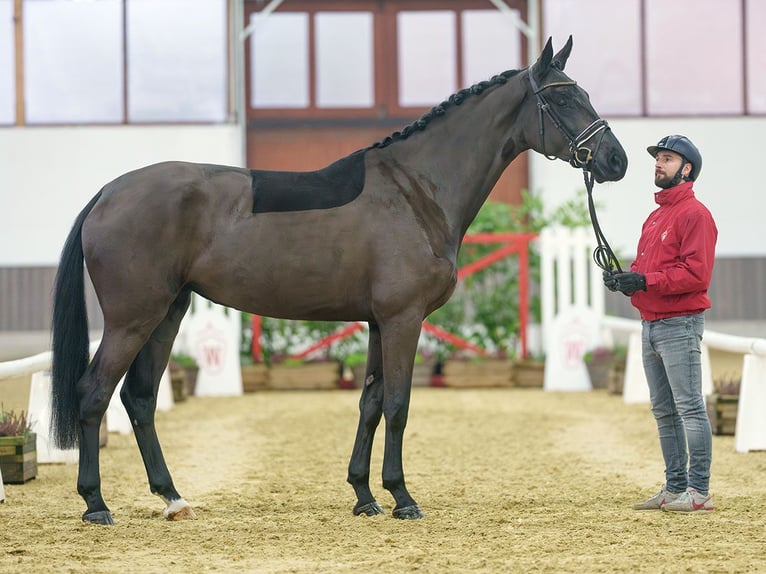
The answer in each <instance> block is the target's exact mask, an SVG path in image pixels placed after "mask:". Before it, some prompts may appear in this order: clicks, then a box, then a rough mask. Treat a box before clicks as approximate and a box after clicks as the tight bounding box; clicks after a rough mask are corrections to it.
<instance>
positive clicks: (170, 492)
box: [120, 291, 194, 520]
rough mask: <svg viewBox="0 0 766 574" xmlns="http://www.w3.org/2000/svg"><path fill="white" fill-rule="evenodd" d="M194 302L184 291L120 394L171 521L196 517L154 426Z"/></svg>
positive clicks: (151, 485) (153, 489) (135, 363)
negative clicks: (171, 363) (178, 339)
mask: <svg viewBox="0 0 766 574" xmlns="http://www.w3.org/2000/svg"><path fill="white" fill-rule="evenodd" d="M190 300H191V292H189V291H184V292H183V293H182V294H181V295H179V296H178V298H177V299H176V300H175V301H174V302H173V304H172V305H171V306H170V309H169V310H168V314H167V316H166V317H165V319H164V320H163V321H162V322H161V323H160V324H159V326H158V327H157V328H156V329H155V330H154V332H153V333H152V335H151V337H150V338H149V340H148V341H147V342H146V344H144V346H143V348H142V349H141V350H140V351H139V353H138V355H137V356H136V358H135V360H134V361H133V364H132V365H131V366H130V369H129V370H128V374H127V376H126V377H125V384H124V385H123V387H122V391H121V392H120V398H121V399H122V402H123V404H124V405H125V409H126V410H127V412H128V415H129V416H130V421H131V424H132V425H133V432H134V433H135V437H136V442H137V443H138V448H139V450H140V451H141V457H142V458H143V460H144V466H145V467H146V474H147V476H148V478H149V488H150V490H151V492H152V493H153V494H156V495H157V496H159V497H160V498H162V499H163V500H164V501H165V504H166V505H167V507H166V508H165V511H164V515H165V518H167V519H168V520H180V519H182V518H194V511H193V510H192V508H191V506H190V505H189V503H187V502H186V501H185V500H184V499H183V498H181V496H180V495H179V494H178V492H177V491H176V489H175V486H173V479H172V478H171V476H170V472H169V471H168V467H167V465H166V464H165V458H164V456H163V455H162V449H161V448H160V443H159V440H158V438H157V431H156V429H155V425H154V412H155V408H156V406H157V390H158V388H159V385H160V379H161V378H162V374H163V372H164V370H165V367H166V366H167V363H168V358H169V357H170V352H171V349H172V347H173V341H174V340H175V338H176V335H177V334H178V328H179V326H180V324H181V320H182V319H183V316H184V314H185V313H186V310H187V309H188V308H189V302H190Z"/></svg>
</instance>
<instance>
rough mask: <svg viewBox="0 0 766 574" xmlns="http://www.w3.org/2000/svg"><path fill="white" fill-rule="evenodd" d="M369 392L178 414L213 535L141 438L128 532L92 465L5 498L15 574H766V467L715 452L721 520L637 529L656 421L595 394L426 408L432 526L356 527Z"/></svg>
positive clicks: (693, 518)
mask: <svg viewBox="0 0 766 574" xmlns="http://www.w3.org/2000/svg"><path fill="white" fill-rule="evenodd" d="M358 397H359V395H358V391H324V392H321V391H320V392H262V393H255V394H248V395H245V396H244V397H241V398H221V399H211V398H197V397H192V398H191V399H189V400H188V401H186V402H183V403H179V404H177V405H176V406H175V408H173V409H172V410H171V411H170V412H168V413H161V414H158V430H159V436H160V440H161V442H162V444H163V448H164V450H165V455H166V458H167V461H168V465H169V467H170V470H171V472H172V473H173V477H174V480H175V484H176V486H177V487H178V490H179V491H180V492H181V494H182V495H183V496H184V497H185V498H186V499H187V500H188V501H189V502H190V503H191V504H192V505H193V506H194V508H195V511H196V513H197V519H196V520H187V521H182V522H167V521H166V520H164V519H163V517H162V510H163V507H164V505H163V503H162V501H161V500H160V499H158V498H156V497H154V496H152V495H151V494H150V493H149V492H148V486H147V482H146V476H145V473H144V469H143V464H142V463H141V459H140V456H139V453H138V449H137V447H136V446H135V442H134V440H133V437H132V436H121V435H114V434H112V435H110V436H109V443H108V445H107V446H106V447H105V448H104V449H102V451H101V463H102V464H101V475H102V479H103V492H104V496H105V498H106V500H107V503H108V504H109V505H110V507H111V510H112V513H113V515H114V518H115V520H116V521H117V524H116V525H114V526H112V527H103V526H93V525H87V524H83V523H82V522H81V521H80V515H81V514H82V512H83V511H84V509H85V506H84V503H83V502H82V500H81V499H80V497H79V496H78V495H77V492H76V490H75V483H76V475H77V468H76V466H75V465H44V466H40V468H39V472H38V477H37V479H35V480H33V481H30V482H29V483H27V484H25V485H19V486H14V485H5V490H6V496H7V501H6V503H5V504H3V505H0V572H3V573H5V574H22V573H23V574H29V573H33V572H74V573H80V572H83V573H84V572H88V573H91V574H92V573H99V572H120V573H123V572H140V573H149V572H162V573H165V572H184V573H193V572H208V571H212V572H275V573H276V572H285V573H288V572H291V573H304V572H305V573H320V572H326V573H345V572H349V573H350V572H388V573H396V572H434V573H440V574H444V573H464V572H476V573H484V572H524V573H529V572H551V573H553V572H556V573H559V572H574V573H594V572H652V573H657V572H765V571H766V505H764V501H765V500H766V452H756V453H748V454H738V453H736V452H735V451H734V440H733V437H718V436H717V437H714V442H713V445H714V459H713V469H712V484H711V487H712V492H713V495H714V499H715V502H716V506H717V510H716V512H714V513H712V514H708V515H673V514H669V513H663V512H637V511H634V510H632V509H631V503H632V502H633V501H635V500H637V499H639V498H642V497H644V496H646V495H648V494H651V493H652V491H653V490H655V489H656V488H657V487H658V486H659V485H660V484H661V482H662V480H663V476H662V473H663V466H662V461H661V457H660V453H659V446H658V444H657V440H656V429H655V427H654V422H653V420H652V418H651V414H650V412H649V409H648V406H646V405H630V406H626V405H625V404H623V402H622V400H621V398H620V397H616V396H612V395H608V394H606V393H604V392H599V391H594V392H587V393H571V394H560V393H545V392H543V391H540V390H526V389H497V390H495V389H486V390H452V389H430V388H418V389H415V390H414V392H413V398H412V405H411V409H410V419H409V420H410V422H409V425H408V427H407V433H406V439H405V450H404V464H405V467H404V468H405V473H406V477H407V483H408V487H409V489H410V492H411V493H412V494H413V496H414V497H415V499H416V500H417V501H418V503H419V504H420V506H421V508H422V509H423V510H424V511H425V513H426V518H425V519H424V520H420V521H399V520H395V519H393V518H392V517H391V514H390V511H391V509H392V506H393V499H392V498H391V497H390V495H389V494H388V493H387V492H386V491H385V490H383V488H382V487H381V486H380V465H381V461H382V444H383V440H382V430H383V429H382V427H381V428H380V429H379V432H378V440H377V441H376V445H375V450H374V452H373V465H372V476H373V482H372V484H373V492H375V494H376V496H377V498H378V502H379V503H380V504H381V505H382V506H383V508H384V509H385V510H386V512H387V514H386V515H385V516H377V517H374V518H367V517H354V516H352V514H351V509H352V507H353V505H354V503H355V498H354V494H353V490H352V489H351V487H350V486H349V485H348V484H346V482H345V478H346V466H347V464H348V457H349V455H350V452H351V447H352V443H353V437H354V433H355V429H356V420H357V401H358Z"/></svg>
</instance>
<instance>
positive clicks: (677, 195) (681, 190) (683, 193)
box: [654, 181, 694, 205]
mask: <svg viewBox="0 0 766 574" xmlns="http://www.w3.org/2000/svg"><path fill="white" fill-rule="evenodd" d="M693 187H694V182H693V181H685V182H683V183H679V184H678V185H674V186H673V187H669V188H667V189H661V190H660V191H658V192H655V194H654V201H655V203H657V204H658V205H673V204H674V203H678V202H679V201H681V200H682V199H687V198H689V197H694V189H693Z"/></svg>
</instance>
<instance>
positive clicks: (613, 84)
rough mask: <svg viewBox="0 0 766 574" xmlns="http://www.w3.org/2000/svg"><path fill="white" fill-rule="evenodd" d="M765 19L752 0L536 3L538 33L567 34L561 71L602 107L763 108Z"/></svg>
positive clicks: (682, 111)
mask: <svg viewBox="0 0 766 574" xmlns="http://www.w3.org/2000/svg"><path fill="white" fill-rule="evenodd" d="M743 5H744V6H745V10H746V14H743V8H742V7H743ZM765 21H766V5H765V4H764V2H761V1H760V0H673V2H667V1H665V0H620V9H619V10H616V9H615V3H614V2H613V0H545V2H543V24H544V26H543V28H544V35H545V36H546V37H547V36H548V35H552V36H553V37H554V38H555V39H556V40H557V41H559V40H561V41H563V40H564V39H565V38H566V36H567V35H568V34H569V33H572V34H573V36H574V52H573V54H575V56H574V57H573V58H572V59H571V61H570V63H569V64H568V65H567V71H568V72H570V73H571V75H572V77H574V78H575V79H577V80H579V81H581V82H582V84H583V85H584V86H585V87H586V88H587V89H588V91H589V93H590V96H591V100H592V101H593V104H594V106H595V107H596V108H597V109H598V110H599V111H600V112H601V113H603V114H604V115H626V116H640V115H644V116H666V115H680V116H689V115H692V116H704V115H707V116H711V115H719V116H720V115H740V114H746V113H764V112H766V96H764V95H763V94H764V93H766V55H765V54H766V52H765V50H766V40H764V39H763V36H762V35H761V28H762V25H763V23H764V22H765ZM743 34H744V36H743ZM743 72H744V73H743ZM746 102H747V103H748V105H747V107H746Z"/></svg>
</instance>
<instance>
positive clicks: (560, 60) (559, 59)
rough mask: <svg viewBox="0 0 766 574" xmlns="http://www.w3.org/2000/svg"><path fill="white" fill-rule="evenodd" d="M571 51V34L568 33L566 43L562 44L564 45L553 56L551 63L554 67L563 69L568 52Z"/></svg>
mask: <svg viewBox="0 0 766 574" xmlns="http://www.w3.org/2000/svg"><path fill="white" fill-rule="evenodd" d="M571 53H572V35H571V34H570V35H569V40H567V43H566V44H564V47H563V48H561V50H559V53H558V54H556V55H555V56H553V63H552V66H553V67H554V68H558V69H559V70H563V69H564V66H566V65H567V60H568V59H569V54H571Z"/></svg>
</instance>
